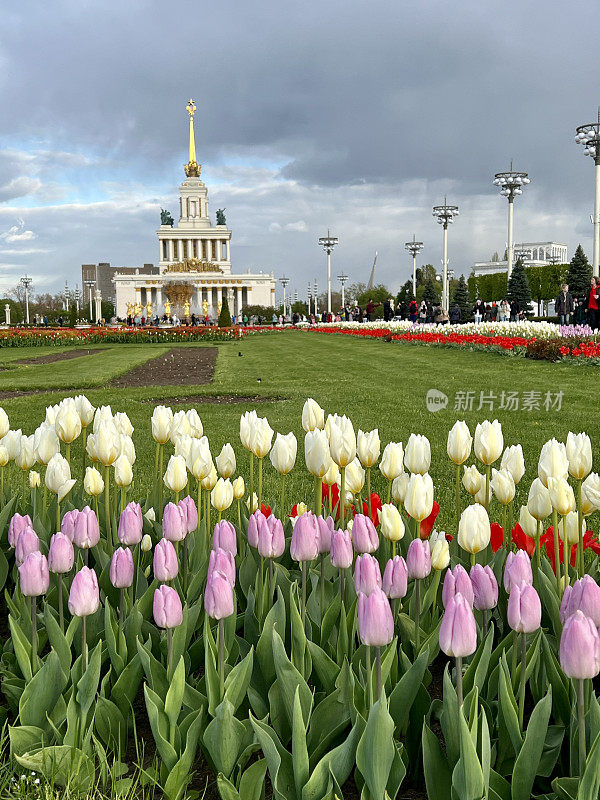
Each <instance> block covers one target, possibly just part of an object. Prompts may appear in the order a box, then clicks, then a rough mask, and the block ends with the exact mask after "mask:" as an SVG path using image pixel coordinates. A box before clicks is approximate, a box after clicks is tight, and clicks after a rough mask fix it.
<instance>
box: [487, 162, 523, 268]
mask: <svg viewBox="0 0 600 800" xmlns="http://www.w3.org/2000/svg"><path fill="white" fill-rule="evenodd" d="M529 182H530V180H529V178H528V176H527V173H526V172H516V171H515V170H513V165H512V161H511V162H510V169H509V170H508V172H497V173H496V174H495V175H494V186H499V187H500V194H501V195H502V196H503V197H508V247H507V256H508V274H507V278H510V274H511V272H512V269H513V261H514V244H513V210H514V205H515V197H516V196H517V195H520V194H523V187H524V186H527V184H528V183H529Z"/></svg>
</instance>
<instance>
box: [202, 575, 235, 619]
mask: <svg viewBox="0 0 600 800" xmlns="http://www.w3.org/2000/svg"><path fill="white" fill-rule="evenodd" d="M204 608H205V609H206V613H207V614H208V616H209V617H212V619H224V618H226V617H230V616H231V615H232V614H233V612H234V604H233V588H232V586H231V583H230V582H229V581H228V580H227V578H226V577H225V576H224V575H223V574H222V573H220V572H218V571H217V570H214V571H212V572H210V573H209V575H208V579H207V581H206V589H205V591H204Z"/></svg>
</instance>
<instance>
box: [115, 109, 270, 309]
mask: <svg viewBox="0 0 600 800" xmlns="http://www.w3.org/2000/svg"><path fill="white" fill-rule="evenodd" d="M195 109H196V107H195V105H194V103H193V101H192V100H190V102H189V104H188V106H187V111H188V114H189V118H190V120H189V121H190V147H189V161H188V163H187V164H186V165H185V174H186V178H185V180H184V181H183V183H182V184H181V186H180V187H179V220H178V222H177V224H175V221H174V220H173V218H172V217H171V215H170V214H169V213H168V212H167V211H164V210H163V211H161V225H160V227H159V228H158V230H157V231H156V234H157V237H158V254H159V262H158V274H149V273H142V272H141V271H140V272H138V273H134V274H131V273H128V274H127V273H125V271H124V270H117V271H116V273H115V274H114V276H113V278H112V281H113V284H114V287H115V294H116V313H117V316H118V317H120V318H125V317H127V316H128V315H131V314H133V313H140V312H141V311H142V309H144V313H145V314H146V315H151V316H158V317H161V318H162V317H163V316H165V315H167V316H168V315H169V314H177V316H178V317H180V318H183V317H187V316H191V314H195V315H197V316H200V317H208V318H210V319H216V318H217V317H218V314H219V311H220V309H221V305H222V303H223V301H224V300H225V298H227V302H228V306H229V311H230V313H231V314H232V315H236V316H237V315H239V314H240V312H241V309H242V307H244V306H248V305H261V306H274V305H275V283H276V280H275V277H274V275H273V273H270V274H263V273H262V272H261V273H259V274H252V273H250V270H248V271H247V272H246V273H241V272H237V271H232V264H231V252H230V242H231V230H230V229H229V228H228V227H227V224H226V221H225V214H224V210H223V209H219V210H218V211H217V220H216V224H215V225H213V224H212V222H211V220H210V217H209V211H208V189H207V187H206V185H205V184H204V182H203V181H202V180H201V179H200V170H201V167H200V165H199V164H197V163H196V151H195V143H194V111H195ZM136 309H137V310H136Z"/></svg>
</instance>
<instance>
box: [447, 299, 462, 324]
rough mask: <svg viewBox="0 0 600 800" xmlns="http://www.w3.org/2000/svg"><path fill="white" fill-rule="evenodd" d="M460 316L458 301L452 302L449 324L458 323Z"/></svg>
mask: <svg viewBox="0 0 600 800" xmlns="http://www.w3.org/2000/svg"><path fill="white" fill-rule="evenodd" d="M460 318H461V311H460V306H459V305H458V303H454V305H453V306H452V308H451V309H450V324H451V325H458V323H459V322H460Z"/></svg>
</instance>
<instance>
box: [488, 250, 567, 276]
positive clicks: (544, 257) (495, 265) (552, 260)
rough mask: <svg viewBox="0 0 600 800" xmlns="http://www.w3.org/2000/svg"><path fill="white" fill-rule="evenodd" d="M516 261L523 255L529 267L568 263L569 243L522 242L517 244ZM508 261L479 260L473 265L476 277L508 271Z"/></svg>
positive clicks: (524, 261)
mask: <svg viewBox="0 0 600 800" xmlns="http://www.w3.org/2000/svg"><path fill="white" fill-rule="evenodd" d="M514 251H515V261H516V260H517V258H519V257H521V258H522V259H523V263H524V264H525V266H527V267H544V266H546V265H547V264H566V263H567V262H568V255H567V245H566V244H562V243H561V242H520V243H519V244H515V246H514ZM507 270H508V263H507V262H506V261H505V260H502V261H499V260H498V261H478V262H476V263H475V264H474V265H473V274H474V275H475V276H476V277H480V276H482V275H493V274H494V273H496V272H506V271H507Z"/></svg>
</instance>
